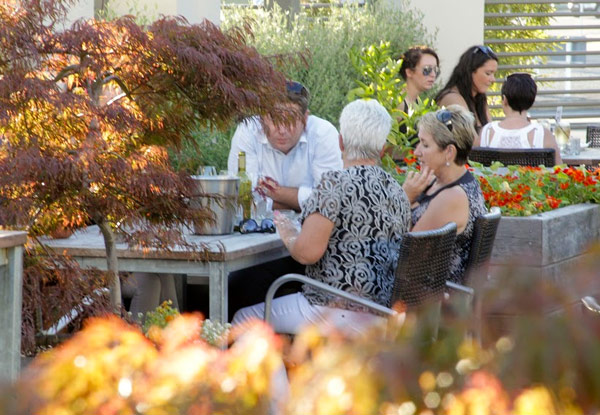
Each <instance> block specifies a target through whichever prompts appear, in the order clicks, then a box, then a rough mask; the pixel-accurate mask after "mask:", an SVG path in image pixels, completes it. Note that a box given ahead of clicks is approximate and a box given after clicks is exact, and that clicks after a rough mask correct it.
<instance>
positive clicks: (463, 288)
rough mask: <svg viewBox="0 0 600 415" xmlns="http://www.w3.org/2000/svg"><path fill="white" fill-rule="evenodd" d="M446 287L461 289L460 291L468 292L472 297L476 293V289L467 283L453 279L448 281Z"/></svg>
mask: <svg viewBox="0 0 600 415" xmlns="http://www.w3.org/2000/svg"><path fill="white" fill-rule="evenodd" d="M446 287H448V288H452V289H453V290H455V291H459V292H461V293H463V294H467V295H469V296H471V297H473V296H474V295H475V290H474V289H473V288H471V287H467V286H466V285H462V284H457V283H455V282H452V281H446Z"/></svg>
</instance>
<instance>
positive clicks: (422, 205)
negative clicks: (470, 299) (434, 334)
mask: <svg viewBox="0 0 600 415" xmlns="http://www.w3.org/2000/svg"><path fill="white" fill-rule="evenodd" d="M432 185H433V182H432V183H431V184H430V185H429V186H428V187H427V189H425V191H424V192H423V193H421V194H420V195H419V197H418V198H417V199H416V200H415V202H417V203H419V205H418V206H417V207H415V208H414V209H412V224H413V226H414V225H415V224H416V223H417V222H418V221H419V219H421V216H423V214H424V213H425V211H426V210H427V208H428V207H429V203H430V202H431V201H432V200H433V198H434V197H436V196H437V195H438V194H439V193H440V192H441V191H442V190H445V189H448V188H450V187H454V186H460V187H462V189H463V190H464V191H465V193H466V195H467V199H468V201H469V220H468V221H467V225H466V226H465V229H464V230H463V231H462V232H461V233H459V234H458V235H456V241H455V243H454V253H453V256H452V260H451V263H450V280H451V281H455V282H462V281H463V278H464V273H465V270H466V268H467V260H468V259H469V252H471V238H472V237H473V227H474V225H475V220H476V219H477V218H478V217H479V216H481V215H483V214H484V213H486V209H485V201H484V199H483V194H482V193H481V188H480V187H479V181H478V180H477V179H476V178H475V177H473V175H472V174H471V173H470V172H469V171H466V172H465V174H463V175H462V176H461V177H460V178H459V179H458V180H455V181H454V182H452V183H449V184H447V185H446V186H442V187H441V188H439V189H438V190H437V191H435V192H434V193H433V194H431V195H427V194H425V193H426V192H427V190H429V189H430V188H431V186H432Z"/></svg>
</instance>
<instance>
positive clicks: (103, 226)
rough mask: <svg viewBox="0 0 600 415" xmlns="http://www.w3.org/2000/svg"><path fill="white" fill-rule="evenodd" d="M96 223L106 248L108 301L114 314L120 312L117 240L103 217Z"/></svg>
mask: <svg viewBox="0 0 600 415" xmlns="http://www.w3.org/2000/svg"><path fill="white" fill-rule="evenodd" d="M97 223H98V227H99V228H100V231H101V232H102V236H103V237H104V247H105V249H106V264H107V267H108V268H107V269H108V272H109V274H110V276H111V278H110V287H109V288H110V302H111V304H112V306H113V311H114V312H115V314H119V315H120V314H121V283H120V281H119V263H118V259H117V242H116V240H115V233H114V232H113V230H112V228H111V226H110V223H108V221H107V220H105V219H103V220H101V221H99V222H97Z"/></svg>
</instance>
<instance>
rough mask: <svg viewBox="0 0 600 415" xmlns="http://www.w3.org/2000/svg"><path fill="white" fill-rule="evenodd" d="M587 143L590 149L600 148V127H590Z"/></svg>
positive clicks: (588, 127)
mask: <svg viewBox="0 0 600 415" xmlns="http://www.w3.org/2000/svg"><path fill="white" fill-rule="evenodd" d="M585 141H586V142H587V143H588V144H589V145H590V147H600V125H588V126H587V132H586V139H585Z"/></svg>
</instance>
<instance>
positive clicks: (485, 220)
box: [465, 207, 502, 280]
mask: <svg viewBox="0 0 600 415" xmlns="http://www.w3.org/2000/svg"><path fill="white" fill-rule="evenodd" d="M501 216H502V215H501V212H500V208H498V207H492V209H491V211H490V212H488V213H486V214H484V215H481V216H479V217H478V218H477V219H476V220H475V225H474V228H473V237H472V239H471V251H470V252H469V258H468V259H467V269H466V271H465V279H467V280H468V279H469V278H471V277H472V275H471V274H473V273H475V272H478V271H481V272H485V273H487V265H488V262H489V260H490V257H491V256H492V248H493V247H494V240H495V239H496V231H497V230H498V224H499V223H500V218H501Z"/></svg>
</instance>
